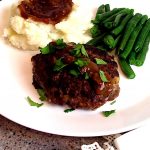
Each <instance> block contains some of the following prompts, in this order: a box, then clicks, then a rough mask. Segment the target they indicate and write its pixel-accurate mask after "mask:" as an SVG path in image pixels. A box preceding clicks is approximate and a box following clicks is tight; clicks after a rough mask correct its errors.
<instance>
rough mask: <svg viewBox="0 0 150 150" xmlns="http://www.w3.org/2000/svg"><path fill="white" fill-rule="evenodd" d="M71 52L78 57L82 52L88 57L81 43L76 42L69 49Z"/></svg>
mask: <svg viewBox="0 0 150 150" xmlns="http://www.w3.org/2000/svg"><path fill="white" fill-rule="evenodd" d="M71 54H72V55H74V56H76V57H80V56H81V54H82V55H83V56H86V57H88V53H87V51H86V49H85V47H84V45H82V44H77V45H76V46H75V48H74V49H73V50H72V51H71Z"/></svg>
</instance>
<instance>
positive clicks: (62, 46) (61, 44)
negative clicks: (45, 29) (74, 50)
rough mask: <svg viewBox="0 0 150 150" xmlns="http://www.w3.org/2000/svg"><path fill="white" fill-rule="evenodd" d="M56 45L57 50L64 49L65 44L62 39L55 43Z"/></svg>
mask: <svg viewBox="0 0 150 150" xmlns="http://www.w3.org/2000/svg"><path fill="white" fill-rule="evenodd" d="M56 45H57V46H58V48H61V49H63V48H65V47H66V43H64V41H63V39H58V40H57V41H56Z"/></svg>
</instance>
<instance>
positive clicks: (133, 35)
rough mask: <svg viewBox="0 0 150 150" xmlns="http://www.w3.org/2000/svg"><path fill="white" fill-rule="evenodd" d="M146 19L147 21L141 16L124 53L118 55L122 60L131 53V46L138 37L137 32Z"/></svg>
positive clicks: (146, 17) (145, 17)
mask: <svg viewBox="0 0 150 150" xmlns="http://www.w3.org/2000/svg"><path fill="white" fill-rule="evenodd" d="M147 19H148V16H147V15H144V16H142V18H141V20H140V22H139V23H138V24H137V26H136V27H135V30H134V31H133V32H132V33H131V35H130V37H129V40H128V42H127V43H126V46H125V48H124V51H123V52H122V53H121V55H120V56H121V57H122V58H124V59H126V58H127V57H128V55H129V54H130V52H131V51H132V48H133V45H134V43H135V41H136V39H137V37H138V35H139V32H140V31H141V29H142V27H143V25H144V23H145V22H146V20H147Z"/></svg>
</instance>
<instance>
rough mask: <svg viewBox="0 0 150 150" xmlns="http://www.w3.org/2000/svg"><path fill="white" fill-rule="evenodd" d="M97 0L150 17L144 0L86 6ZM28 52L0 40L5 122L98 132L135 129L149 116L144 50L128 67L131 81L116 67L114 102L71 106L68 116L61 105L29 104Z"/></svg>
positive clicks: (5, 12)
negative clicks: (136, 62)
mask: <svg viewBox="0 0 150 150" xmlns="http://www.w3.org/2000/svg"><path fill="white" fill-rule="evenodd" d="M14 1H15V0H14ZM11 2H13V1H11ZM84 2H85V1H84ZM99 2H101V4H102V3H109V4H110V5H111V8H113V7H129V8H134V9H135V11H136V12H141V13H143V14H148V15H149V16H150V10H149V6H150V2H149V1H148V0H147V1H146V0H144V1H141V0H132V1H131V0H122V1H118V2H117V1H112V0H110V1H108V0H101V1H99V0H92V1H90V0H89V1H86V5H88V4H90V6H91V7H94V6H98V5H96V4H98V3H99ZM9 6H10V1H9V0H2V1H1V2H0V19H1V20H0V33H1V34H2V30H3V28H4V27H5V26H6V24H7V22H6V21H5V22H4V20H8V17H9ZM87 15H88V14H87ZM32 55H33V53H30V52H24V51H19V50H17V49H14V48H12V47H11V46H10V45H9V44H8V43H6V42H5V41H4V40H3V39H1V40H0V93H1V94H0V114H1V115H3V116H5V117H7V118H9V119H10V120H13V121H15V122H17V123H19V124H21V125H24V126H27V127H30V128H33V129H36V130H39V131H43V132H47V133H53V134H60V135H68V136H100V135H108V134H114V133H118V132H123V131H127V130H130V129H133V128H136V127H138V126H140V125H141V124H142V123H144V122H145V121H146V120H148V119H149V118H150V87H149V84H150V69H149V65H150V52H149V53H148V55H147V59H146V62H145V64H144V66H143V67H139V68H138V67H134V70H135V72H136V75H137V76H136V78H135V79H134V80H129V79H126V78H125V77H124V76H123V74H122V73H121V71H120V87H121V92H120V96H119V97H118V98H117V102H116V103H115V104H114V105H110V104H106V105H104V106H103V107H101V108H100V109H98V110H96V111H83V110H75V111H73V112H71V113H68V114H67V113H64V109H65V107H59V106H54V105H50V104H45V105H44V106H43V107H40V108H35V107H31V106H29V104H28V103H27V101H26V97H27V96H30V97H31V98H32V99H34V100H35V101H37V102H39V101H38V95H37V93H36V90H35V89H34V88H33V86H32V73H31V70H32V65H31V61H30V59H31V57H32ZM110 109H116V111H117V112H116V114H114V115H112V116H111V117H108V118H105V117H103V116H102V115H101V113H100V111H102V110H110Z"/></svg>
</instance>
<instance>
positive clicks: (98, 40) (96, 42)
mask: <svg viewBox="0 0 150 150" xmlns="http://www.w3.org/2000/svg"><path fill="white" fill-rule="evenodd" d="M105 34H106V33H103V34H101V35H99V36H97V37H95V38H93V39H91V40H90V41H88V42H87V43H86V44H88V45H93V46H96V44H98V43H99V42H100V41H101V40H102V39H103V38H104V36H105Z"/></svg>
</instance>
